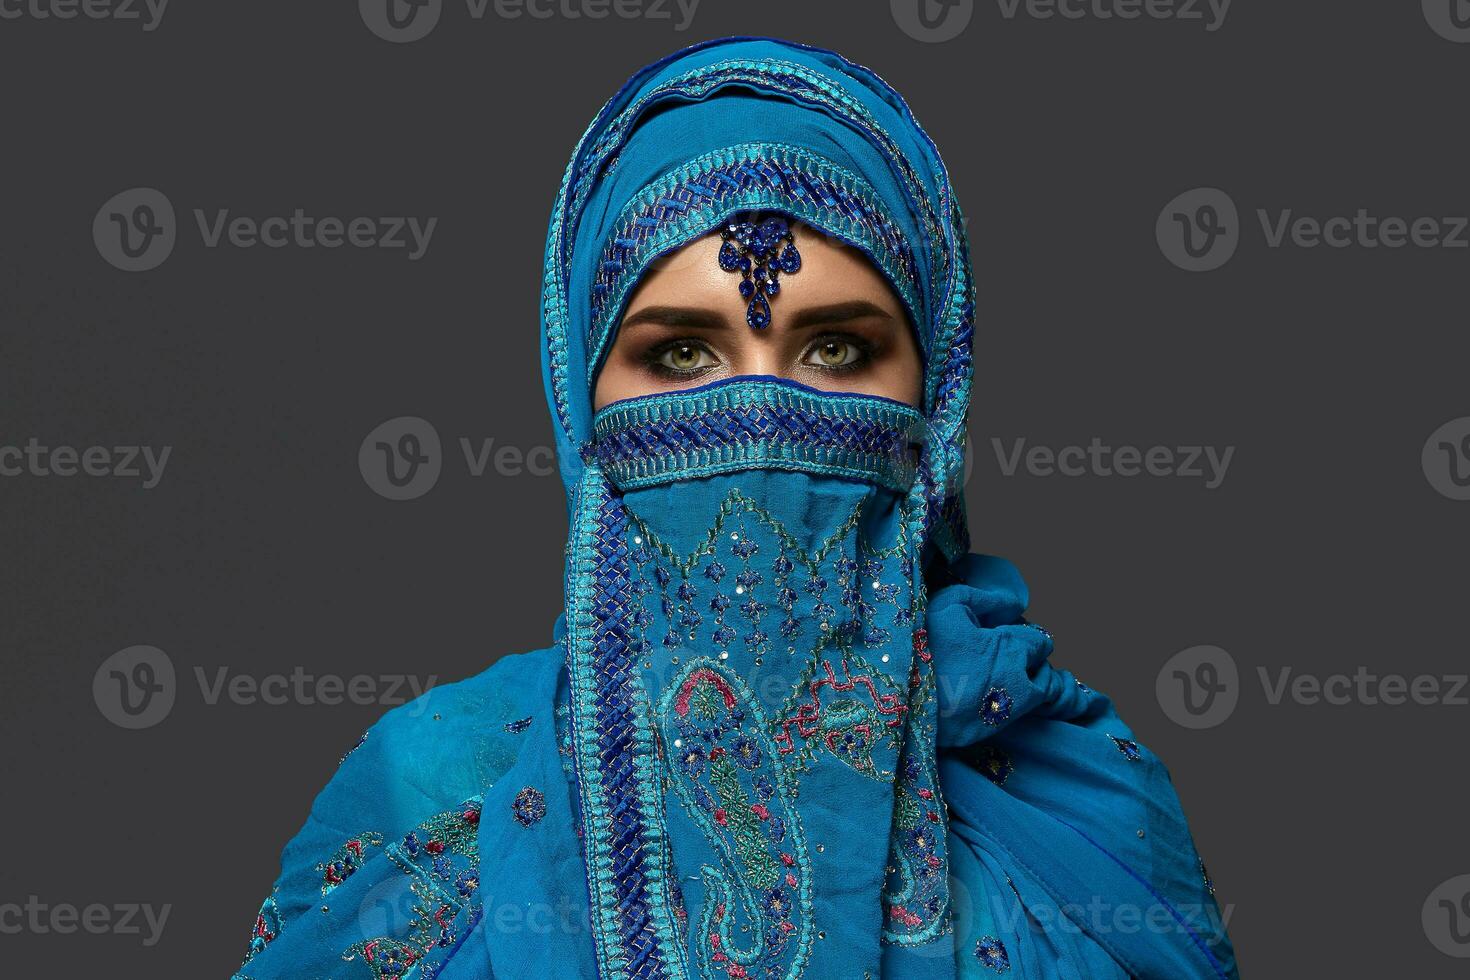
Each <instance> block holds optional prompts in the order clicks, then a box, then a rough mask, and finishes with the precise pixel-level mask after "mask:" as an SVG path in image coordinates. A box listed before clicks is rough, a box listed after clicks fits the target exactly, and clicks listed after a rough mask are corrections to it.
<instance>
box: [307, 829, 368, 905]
mask: <svg viewBox="0 0 1470 980" xmlns="http://www.w3.org/2000/svg"><path fill="white" fill-rule="evenodd" d="M382 846H383V835H382V834H372V833H368V834H358V835H357V836H356V837H354V838H352V839H351V840H349V841H347V842H346V843H344V844H343V845H342V846H341V847H339V848H337V853H335V854H334V855H332V857H331V859H330V860H327V861H323V862H322V863H321V864H318V865H317V866H316V869H317V870H318V871H320V872H321V873H322V894H323V895H326V894H328V893H330V892H331V891H332V889H334V888H336V887H337V886H338V885H340V884H342V883H343V882H344V881H346V880H347V879H348V878H351V877H352V876H353V875H354V874H356V873H357V869H358V868H359V867H361V866H362V862H363V858H364V857H365V856H366V854H367V849H368V848H369V847H382Z"/></svg>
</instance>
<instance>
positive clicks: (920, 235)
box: [239, 39, 1236, 980]
mask: <svg viewBox="0 0 1470 980" xmlns="http://www.w3.org/2000/svg"><path fill="white" fill-rule="evenodd" d="M542 309H543V315H542V334H543V340H544V347H543V351H544V356H543V367H544V375H545V379H546V388H547V393H548V399H549V401H550V403H551V406H552V411H553V413H554V416H555V421H556V430H557V439H558V449H559V451H560V455H561V458H562V460H563V473H564V476H565V479H566V484H567V491H568V505H569V509H570V533H569V540H568V542H567V548H566V555H567V565H566V580H565V597H566V607H565V612H564V614H563V615H562V617H561V618H560V619H559V620H558V622H557V625H556V631H555V644H554V646H552V647H551V648H549V649H547V650H542V651H538V652H536V653H530V654H523V655H519V656H511V657H506V658H504V659H502V660H500V661H498V662H497V663H496V664H495V665H494V666H492V667H491V668H490V669H489V670H487V671H485V672H484V673H483V674H481V675H480V676H478V677H476V678H473V679H471V680H468V681H464V682H462V683H460V684H456V685H452V686H449V687H441V688H438V689H436V690H434V691H432V692H430V693H429V694H427V695H426V696H425V702H426V703H418V704H415V705H413V706H411V707H410V708H408V709H407V710H402V709H401V710H398V711H394V712H390V713H389V714H388V715H387V716H386V717H385V718H383V719H382V720H381V721H380V722H379V723H378V724H377V725H376V726H375V727H374V728H373V729H372V731H370V732H369V733H368V735H366V736H364V740H363V741H362V742H361V743H359V746H358V747H357V748H356V749H355V750H354V751H353V752H351V753H349V755H348V756H347V757H346V758H345V759H344V760H343V763H342V766H341V770H340V772H339V773H338V775H337V776H336V778H334V779H333V780H332V782H331V783H330V784H329V785H328V786H327V788H326V789H325V790H324V791H323V793H322V794H321V796H320V797H319V798H318V799H317V801H316V804H315V806H314V807H313V809H312V812H311V816H310V818H309V819H308V821H307V823H306V826H305V827H304V828H303V829H302V831H301V832H300V834H299V835H298V836H297V837H296V838H295V839H294V840H293V841H292V842H291V843H290V844H289V845H288V846H287V848H286V851H285V854H284V858H283V871H282V874H281V877H280V879H279V881H278V882H277V886H276V889H275V891H274V893H273V894H272V896H271V898H270V899H269V900H268V901H267V902H266V904H265V907H264V908H263V909H262V911H261V913H260V916H259V918H258V920H257V922H256V927H255V933H254V936H253V939H252V945H251V951H250V956H249V957H248V958H247V960H246V962H245V964H244V965H243V966H242V967H241V970H240V973H239V978H252V980H266V978H273V977H291V978H303V977H313V978H314V977H324V976H343V977H377V978H383V977H415V978H431V977H437V978H441V980H444V978H470V977H495V978H500V980H506V978H529V977H537V978H544V977H587V978H592V977H600V978H625V977H629V978H649V980H652V978H669V980H674V978H683V977H701V978H706V977H707V978H726V977H729V978H762V980H765V978H781V980H796V978H799V977H800V978H807V980H857V978H877V977H883V978H902V977H915V978H918V977H924V978H939V977H984V976H990V975H992V974H1004V973H1010V974H1012V975H1014V976H1024V977H1078V978H1083V977H1085V978H1095V977H1102V978H1114V977H1116V978H1122V977H1129V976H1133V977H1158V978H1170V980H1178V978H1190V977H1233V976H1235V975H1236V972H1235V966H1234V958H1233V954H1232V951H1231V947H1230V943H1229V940H1228V938H1227V936H1226V935H1225V931H1224V929H1223V927H1222V925H1221V922H1220V918H1219V915H1218V912H1217V910H1216V907H1215V904H1214V901H1213V899H1212V898H1211V890H1210V886H1209V883H1208V880H1207V878H1206V876H1205V874H1204V872H1203V866H1202V865H1201V863H1200V861H1199V858H1198V856H1197V855H1196V853H1195V850H1194V846H1193V843H1192V841H1191V839H1190V836H1189V832H1188V829H1187V827H1186V825H1185V821H1184V817H1183V815H1182V812H1181V810H1180V807H1179V803H1178V800H1177V798H1176V797H1175V795H1174V792H1173V790H1172V788H1171V786H1170V783H1169V779H1168V775H1167V773H1166V772H1165V770H1164V768H1163V766H1162V765H1161V764H1160V763H1159V761H1158V760H1157V759H1156V758H1155V756H1154V755H1153V754H1152V753H1150V752H1149V751H1148V750H1147V749H1145V748H1143V747H1142V746H1140V745H1138V744H1137V743H1136V742H1135V741H1134V740H1133V738H1132V735H1131V733H1130V732H1129V730H1128V728H1127V727H1126V726H1125V725H1124V724H1123V723H1122V721H1120V720H1119V718H1118V717H1117V715H1116V714H1115V713H1114V712H1113V710H1112V708H1111V706H1110V705H1109V702H1108V700H1107V699H1106V698H1105V697H1104V696H1102V695H1100V694H1098V693H1096V692H1094V691H1091V690H1089V689H1088V688H1087V687H1085V686H1084V685H1082V684H1081V683H1080V682H1077V681H1075V680H1074V679H1073V678H1072V677H1071V675H1069V674H1068V673H1066V672H1065V671H1060V670H1057V669H1055V668H1053V667H1051V666H1050V665H1049V664H1048V662H1047V657H1048V655H1049V653H1050V651H1051V641H1050V638H1049V636H1048V635H1047V634H1046V633H1045V631H1043V630H1041V629H1040V628H1039V627H1036V626H1033V625H1032V624H1029V623H1027V622H1026V621H1025V619H1024V618H1023V616H1022V613H1023V610H1024V607H1025V605H1026V589H1025V586H1024V585H1023V584H1022V582H1021V580H1020V578H1019V577H1018V576H1017V574H1016V572H1015V570H1014V569H1013V568H1012V567H1011V566H1010V565H1009V564H1007V563H1006V562H1004V561H1002V560H1000V559H996V558H987V557H981V556H977V555H971V554H968V553H967V550H968V549H967V535H966V531H965V520H964V508H963V499H962V496H961V493H960V490H961V486H960V485H961V481H962V471H963V460H962V451H961V447H962V441H963V437H964V423H965V412H966V408H967V406H968V401H969V391H970V384H971V377H972V365H971V353H970V344H971V335H972V318H973V305H972V284H971V278H970V267H969V258H968V254H967V245H966V241H965V235H964V231H963V224H962V222H961V220H960V215H959V212H958V209H957V207H956V205H955V202H954V199H953V197H952V194H951V191H950V187H949V183H948V179H947V177H946V174H945V170H944V167H943V164H942V163H941V161H940V159H939V157H938V155H937V153H936V151H935V148H934V146H933V145H932V144H931V143H930V141H929V139H928V138H927V137H926V136H925V134H924V133H923V131H922V130H921V129H920V128H919V127H918V125H917V123H916V122H915V121H914V119H913V117H912V115H911V114H910V113H909V110H908V108H907V106H906V105H905V103H904V102H903V100H902V99H901V98H900V97H899V96H898V94H897V93H896V92H894V91H893V90H892V89H891V88H889V87H888V86H887V85H886V84H884V83H883V82H882V81H880V80H879V79H878V78H877V77H876V76H874V75H873V74H872V73H870V72H868V71H866V70H864V69H862V68H859V67H857V66H855V65H852V64H850V63H848V62H846V61H844V60H843V59H841V58H839V57H838V56H836V55H834V54H831V53H829V52H824V51H820V50H816V49H812V48H808V47H804V46H801V45H795V44H789V43H785V42H779V41H772V40H761V39H731V40H726V41H720V42H714V43H710V44H704V45H700V46H697V47H694V48H690V49H688V50H686V51H683V52H681V53H679V54H677V55H675V56H673V57H671V58H668V59H666V60H664V61H661V62H659V63H657V64H654V65H651V66H649V67H648V68H645V69H644V70H643V71H641V72H639V73H638V74H637V75H635V76H634V77H633V78H632V80H630V81H629V82H628V84H627V85H625V86H624V87H623V89H622V90H621V91H620V92H619V93H618V94H617V95H616V96H614V97H613V99H612V100H611V101H610V102H609V103H608V104H607V105H606V106H605V107H604V109H603V110H602V112H601V113H600V114H599V115H598V117H597V118H596V119H595V120H594V121H593V123H592V125H591V127H590V128H589V129H588V130H587V132H586V134H585V135H584V136H583V138H582V140H581V143H580V144H579V145H578V147H577V149H576V152H575V153H574V155H573V157H572V161H571V165H570V166H569V167H568V169H567V172H566V176H565V178H564V180H563V182H562V186H561V191H560V193H559V195H558V198H557V202H556V206H555V210H554V212H553V215H552V220H551V228H550V234H549V236H548V241H547V248H546V266H545V281H544V288H543V304H542Z"/></svg>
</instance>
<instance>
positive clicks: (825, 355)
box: [806, 337, 864, 368]
mask: <svg viewBox="0 0 1470 980" xmlns="http://www.w3.org/2000/svg"><path fill="white" fill-rule="evenodd" d="M863 353H864V352H863V350H862V349H861V348H859V347H858V345H857V344H855V343H853V342H852V341H850V340H843V339H841V338H840V337H828V338H826V339H825V340H819V341H817V343H816V344H815V345H813V347H812V349H811V351H810V352H809V353H808V354H807V357H806V363H808V364H811V365H814V366H816V367H824V368H836V367H848V366H850V365H853V364H856V363H857V362H858V361H860V360H862V358H863Z"/></svg>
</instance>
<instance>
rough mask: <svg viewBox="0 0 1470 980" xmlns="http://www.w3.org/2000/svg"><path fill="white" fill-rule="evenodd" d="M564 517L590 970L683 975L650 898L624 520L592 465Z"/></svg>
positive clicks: (652, 791) (658, 857)
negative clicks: (593, 961)
mask: <svg viewBox="0 0 1470 980" xmlns="http://www.w3.org/2000/svg"><path fill="white" fill-rule="evenodd" d="M574 522H575V523H574V527H573V539H572V540H573V541H574V542H575V545H576V548H577V554H578V555H579V556H580V558H579V560H578V561H576V562H575V563H574V567H573V570H572V571H571V573H570V577H569V582H568V586H569V592H570V597H571V601H570V603H569V605H570V606H571V607H572V612H573V615H570V616H569V617H568V636H567V645H568V668H569V674H570V679H571V686H572V698H571V704H572V713H573V746H574V755H575V758H576V763H577V769H578V779H577V781H578V786H579V788H580V789H581V803H582V826H583V828H584V842H585V848H586V858H587V883H588V890H589V893H590V897H591V900H592V915H593V917H594V920H595V921H596V923H597V928H596V929H595V930H594V935H595V938H596V941H597V942H596V945H597V961H598V972H599V975H600V976H603V977H609V978H611V977H619V978H627V980H682V978H683V977H684V976H685V970H684V967H683V961H684V954H683V950H682V949H681V948H679V946H678V942H679V941H678V938H677V935H676V933H675V931H674V929H673V926H672V923H671V922H670V921H669V917H668V914H667V909H666V905H667V902H666V900H662V899H661V897H660V896H661V890H662V889H663V888H664V887H665V884H666V878H667V875H668V870H667V868H666V867H665V866H664V855H665V853H666V849H665V848H664V846H663V830H662V824H661V822H659V821H658V819H657V812H658V810H659V805H658V801H657V788H656V785H655V783H654V782H651V780H656V774H655V773H654V772H653V771H652V766H653V761H652V760H653V752H654V750H653V740H652V734H651V732H650V730H649V725H648V721H647V718H646V714H647V711H646V708H647V705H646V699H645V698H643V697H642V694H641V692H642V688H641V686H640V685H639V683H638V681H637V679H636V674H635V671H636V669H637V662H636V657H635V655H634V653H633V650H632V648H631V644H630V643H629V639H630V637H629V633H628V629H629V627H628V624H627V615H626V607H627V605H628V603H629V602H630V600H631V595H630V593H629V581H630V579H629V575H628V568H627V565H628V543H627V534H626V531H627V524H628V518H627V514H626V512H625V511H624V510H623V506H622V499H621V498H620V497H618V496H615V495H614V494H613V493H611V492H610V491H609V489H608V488H607V486H606V484H605V482H604V481H603V479H602V476H601V474H600V473H599V472H598V471H597V470H596V469H592V470H589V471H588V474H587V476H586V477H585V478H584V480H583V482H582V483H581V484H580V485H579V487H578V500H577V508H576V512H575V514H574ZM666 949H672V951H673V952H672V959H670V958H668V957H667V956H666V954H665V950H666Z"/></svg>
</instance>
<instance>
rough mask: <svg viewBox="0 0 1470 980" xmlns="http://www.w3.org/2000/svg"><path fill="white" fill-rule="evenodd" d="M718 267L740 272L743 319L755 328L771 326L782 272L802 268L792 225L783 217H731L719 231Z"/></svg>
mask: <svg viewBox="0 0 1470 980" xmlns="http://www.w3.org/2000/svg"><path fill="white" fill-rule="evenodd" d="M720 237H721V238H722V239H724V241H723V242H722V244H721V245H720V268H721V269H724V270H725V271H726V272H738V273H740V298H741V299H743V300H745V302H746V308H745V322H746V323H747V324H749V325H750V327H751V328H752V329H754V330H764V329H765V328H766V327H769V326H770V325H771V303H770V301H771V300H772V299H773V298H775V296H776V294H777V293H779V292H780V291H781V281H780V275H781V273H783V272H784V273H787V274H788V275H789V274H791V273H793V272H796V271H797V270H798V269H800V268H801V253H800V252H798V251H797V250H796V237H795V236H794V235H793V234H792V233H791V224H790V222H788V221H787V220H786V219H785V218H782V217H774V216H773V217H769V218H755V217H750V218H748V219H745V220H735V219H732V220H731V221H730V222H729V223H728V224H727V225H726V226H725V227H724V228H723V229H722V230H721V231H720Z"/></svg>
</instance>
